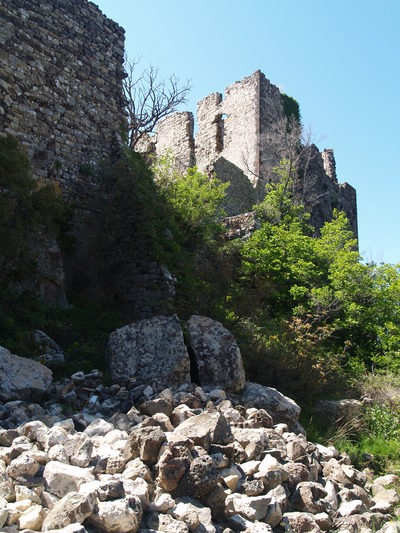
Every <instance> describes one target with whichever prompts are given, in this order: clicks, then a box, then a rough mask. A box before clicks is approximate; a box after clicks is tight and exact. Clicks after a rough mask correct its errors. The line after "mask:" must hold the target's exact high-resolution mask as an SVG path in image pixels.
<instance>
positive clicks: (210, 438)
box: [175, 413, 232, 450]
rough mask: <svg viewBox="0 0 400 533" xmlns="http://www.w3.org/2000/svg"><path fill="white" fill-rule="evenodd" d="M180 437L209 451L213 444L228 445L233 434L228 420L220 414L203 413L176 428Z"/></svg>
mask: <svg viewBox="0 0 400 533" xmlns="http://www.w3.org/2000/svg"><path fill="white" fill-rule="evenodd" d="M175 431H176V432H177V433H178V434H179V435H183V436H185V437H187V438H189V439H191V440H192V441H193V442H194V443H195V444H196V445H198V446H201V447H202V448H204V449H205V450H208V449H209V448H210V446H211V444H227V443H228V442H230V441H232V433H231V430H230V427H229V424H228V422H227V421H226V418H225V417H224V416H223V415H221V414H219V413H202V414H201V415H197V416H193V417H192V418H188V419H187V420H185V421H184V422H182V424H179V426H177V427H176V428H175Z"/></svg>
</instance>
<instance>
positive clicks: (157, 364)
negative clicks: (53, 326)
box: [0, 317, 400, 533]
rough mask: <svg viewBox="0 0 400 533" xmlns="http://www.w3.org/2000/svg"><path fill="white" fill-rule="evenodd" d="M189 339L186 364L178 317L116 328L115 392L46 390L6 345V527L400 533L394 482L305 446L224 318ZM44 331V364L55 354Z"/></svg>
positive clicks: (113, 532) (71, 382) (126, 532)
mask: <svg viewBox="0 0 400 533" xmlns="http://www.w3.org/2000/svg"><path fill="white" fill-rule="evenodd" d="M187 331H188V335H189V338H190V343H191V345H190V351H191V356H189V354H188V350H187V349H186V345H185V344H184V342H183V334H182V330H181V326H180V323H179V321H178V319H177V317H154V318H153V319H148V320H144V321H141V322H138V323H134V324H130V325H129V326H126V327H124V328H121V329H120V330H117V331H116V332H113V333H112V334H111V335H110V340H109V346H108V350H109V352H110V360H111V363H112V366H111V373H112V375H113V373H114V375H113V377H114V379H115V380H116V381H117V382H116V383H114V384H112V385H106V384H105V383H104V382H103V375H102V373H101V372H100V371H98V370H93V371H92V372H90V373H89V374H84V373H83V372H77V373H75V374H73V375H72V376H71V378H68V379H63V380H62V381H60V382H58V383H52V375H51V371H50V370H49V369H48V368H47V367H45V366H43V365H42V364H41V363H39V362H37V361H33V360H28V359H24V358H22V357H18V356H15V355H12V354H10V352H8V350H6V349H4V348H1V347H0V531H2V532H4V533H6V532H7V533H14V532H17V531H25V533H29V532H32V531H57V532H63V533H84V532H88V533H96V532H107V533H108V532H110V533H130V532H132V533H135V532H137V531H139V532H141V533H155V532H166V533H169V532H171V533H185V532H194V533H214V532H215V533H229V532H232V531H233V532H237V531H245V532H248V533H250V532H254V533H257V532H260V533H262V532H264V531H265V532H268V531H270V532H271V531H273V532H276V533H279V532H292V533H293V532H294V533H297V532H298V533H302V532H313V533H317V532H319V531H335V532H342V533H345V532H349V533H361V532H364V533H367V532H372V531H374V532H376V531H382V532H386V533H389V532H395V531H399V532H400V521H399V522H397V521H396V513H397V511H396V509H397V506H398V504H399V497H398V487H399V484H400V482H399V479H398V478H397V476H394V475H389V476H384V477H381V478H378V479H375V480H373V476H372V472H371V471H369V470H368V469H366V470H364V471H362V472H361V471H358V470H357V469H356V468H354V466H352V465H351V461H350V458H349V457H348V456H347V455H346V454H343V453H339V451H337V450H336V449H335V448H333V447H329V448H327V447H324V446H322V445H319V444H313V443H311V442H308V441H307V438H306V436H305V434H304V430H303V429H302V427H301V425H300V424H299V415H300V408H299V406H298V405H297V404H296V403H295V402H294V401H293V400H291V399H290V398H287V397H285V396H284V395H283V394H281V393H280V392H278V391H277V390H275V389H272V388H270V387H265V386H262V385H258V384H256V383H248V382H245V378H244V371H243V365H242V360H241V355H240V350H239V348H238V347H237V344H236V342H235V340H234V338H233V337H232V335H231V334H230V333H229V332H228V331H227V330H226V329H225V328H223V326H222V325H221V324H219V323H217V322H215V321H213V320H211V319H208V318H206V317H191V319H190V320H189V321H188V323H187ZM44 335H45V334H42V333H41V334H40V342H41V343H42V344H43V345H46V344H47V348H46V346H45V347H44V348H43V349H44V352H46V353H47V356H46V353H44V354H43V357H42V358H41V359H42V360H45V361H46V362H47V363H48V364H49V362H50V361H51V360H53V359H55V360H60V358H62V354H61V355H60V351H59V347H58V346H57V345H54V344H53V345H52V348H51V347H50V348H49V346H50V345H51V342H50V341H51V339H50V340H49V341H48V342H47V340H46V338H45V337H44ZM52 342H53V341H52ZM45 348H46V349H45ZM50 349H51V350H53V351H52V352H49V350H50ZM191 365H195V367H196V371H197V378H196V379H197V381H198V382H200V383H201V386H200V385H197V384H195V383H191V382H189V380H190V376H189V373H190V366H191ZM224 368H226V370H224ZM166 384H168V385H166ZM222 384H223V385H222Z"/></svg>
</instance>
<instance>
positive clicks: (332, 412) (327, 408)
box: [315, 399, 365, 424]
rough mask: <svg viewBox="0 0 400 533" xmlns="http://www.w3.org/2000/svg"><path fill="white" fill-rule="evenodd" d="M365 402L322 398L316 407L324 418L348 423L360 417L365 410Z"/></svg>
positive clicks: (331, 421)
mask: <svg viewBox="0 0 400 533" xmlns="http://www.w3.org/2000/svg"><path fill="white" fill-rule="evenodd" d="M364 408H365V404H364V403H363V402H361V401H359V400H352V399H343V400H321V401H319V402H318V404H317V405H316V407H315V411H316V413H318V415H319V416H320V417H321V418H322V419H323V420H326V421H327V422H329V423H330V424H333V423H342V424H344V423H346V422H350V421H353V422H354V420H355V419H357V418H359V417H360V416H361V415H362V414H363V412H364Z"/></svg>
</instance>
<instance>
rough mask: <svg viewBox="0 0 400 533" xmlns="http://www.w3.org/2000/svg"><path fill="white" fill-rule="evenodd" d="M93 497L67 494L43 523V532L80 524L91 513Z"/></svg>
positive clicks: (73, 493) (75, 493) (72, 493)
mask: <svg viewBox="0 0 400 533" xmlns="http://www.w3.org/2000/svg"><path fill="white" fill-rule="evenodd" d="M94 502H95V499H94V497H93V496H92V497H89V496H84V495H83V494H79V493H78V492H69V493H68V494H67V495H66V496H64V497H63V498H61V500H59V501H58V502H57V503H56V504H55V505H54V507H53V508H52V509H51V511H50V513H49V514H48V515H47V516H46V518H45V520H44V522H43V531H49V530H52V529H60V528H61V527H66V526H68V525H70V524H74V523H82V522H83V521H84V520H85V518H87V517H88V516H90V515H91V514H92V511H93V506H94Z"/></svg>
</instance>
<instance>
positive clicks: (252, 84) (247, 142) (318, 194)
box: [154, 70, 357, 235]
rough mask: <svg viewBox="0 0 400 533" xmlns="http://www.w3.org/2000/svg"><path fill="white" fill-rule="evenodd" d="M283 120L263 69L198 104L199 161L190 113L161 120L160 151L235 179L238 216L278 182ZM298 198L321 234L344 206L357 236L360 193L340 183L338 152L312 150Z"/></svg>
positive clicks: (232, 193)
mask: <svg viewBox="0 0 400 533" xmlns="http://www.w3.org/2000/svg"><path fill="white" fill-rule="evenodd" d="M174 117H175V118H174ZM283 118H284V109H283V105H282V96H281V94H280V92H279V89H278V88H277V87H276V86H275V85H273V84H272V83H271V82H270V81H269V80H268V79H267V78H266V77H265V75H264V74H263V73H262V72H261V71H259V70H258V71H256V72H255V73H254V74H252V75H251V76H247V77H245V78H243V79H242V80H240V81H237V82H235V83H233V84H231V85H229V86H228V87H227V88H226V90H225V94H224V97H222V95H221V94H220V93H213V94H210V95H209V96H207V97H205V98H203V99H202V100H200V102H199V103H198V104H197V123H198V131H197V133H196V139H195V148H194V160H193V142H192V140H191V139H190V135H189V132H190V129H191V117H190V114H184V113H178V114H176V116H175V115H172V116H170V117H168V118H167V119H165V121H164V122H165V124H164V122H161V123H160V125H159V127H158V135H157V138H156V139H154V142H156V144H155V149H156V152H160V151H161V148H159V147H162V149H165V148H166V147H169V148H171V150H172V152H173V153H174V154H175V157H176V158H177V160H178V162H179V163H180V164H182V162H184V161H193V162H194V163H196V164H197V166H198V167H199V169H200V170H201V171H203V172H206V173H208V174H209V175H212V174H213V173H216V175H217V177H218V178H219V179H221V180H222V181H225V182H226V181H230V183H231V185H230V187H229V188H228V190H227V197H226V205H225V209H226V212H227V214H228V215H230V216H234V215H237V214H240V213H243V212H245V211H250V210H251V209H252V206H253V205H254V203H255V202H256V201H259V200H261V199H262V198H263V197H264V196H265V184H266V183H267V181H269V180H271V179H272V180H273V179H275V178H274V175H273V172H272V169H273V167H274V166H275V165H276V164H277V163H278V162H279V158H280V156H279V155H277V153H276V146H278V145H280V148H282V146H283V138H284V135H285V132H284V129H282V119H283ZM280 152H282V149H281V150H280ZM300 166H301V165H300ZM295 195H296V196H297V198H299V199H301V200H302V201H303V202H304V204H305V206H306V208H307V209H308V210H309V211H310V213H311V222H312V224H313V225H314V226H315V228H316V229H317V230H318V229H320V228H321V227H322V225H323V224H324V222H325V221H327V220H331V218H332V210H333V208H338V209H342V210H343V211H344V212H345V213H346V215H347V216H348V218H349V220H350V224H351V226H352V229H353V231H354V232H355V234H356V235H357V205H356V192H355V189H353V187H351V186H350V185H348V184H347V183H344V184H343V185H342V184H339V183H338V181H337V177H336V164H335V159H334V155H333V150H331V149H327V150H324V151H323V152H322V153H320V152H319V150H318V149H317V147H316V146H311V149H310V161H309V164H308V167H307V172H306V173H305V174H304V177H303V179H299V180H298V181H297V183H296V187H295Z"/></svg>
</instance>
